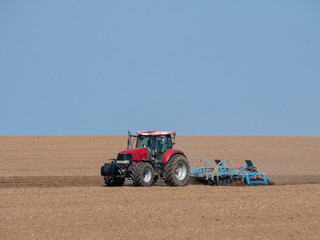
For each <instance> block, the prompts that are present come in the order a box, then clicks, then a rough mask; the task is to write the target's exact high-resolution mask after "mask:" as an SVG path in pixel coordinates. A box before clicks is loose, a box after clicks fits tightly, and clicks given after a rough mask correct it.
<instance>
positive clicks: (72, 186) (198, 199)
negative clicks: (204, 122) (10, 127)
mask: <svg viewBox="0 0 320 240" xmlns="http://www.w3.org/2000/svg"><path fill="white" fill-rule="evenodd" d="M125 147H126V137H125V136H50V137H49V136H48V137H39V136H37V137H25V136H23V137H22V136H0V166H1V167H0V203H1V205H0V239H124V238H126V239H150V238H154V239H197V238H202V239H217V238H220V239H231V238H237V239H245V238H249V239H270V238H274V239H318V240H319V239H320V220H319V219H320V138H319V137H247V136H246V137H244V136H178V137H177V144H176V145H175V148H177V149H181V150H183V151H184V152H185V153H186V155H187V156H188V158H189V161H190V163H191V166H192V167H195V166H196V163H197V161H198V159H200V158H201V157H204V158H207V159H210V160H214V159H225V158H231V159H232V160H233V162H235V163H236V162H238V161H239V162H241V163H243V161H244V160H245V159H251V160H252V161H253V162H254V164H255V165H256V166H257V167H258V169H259V170H260V172H265V173H266V174H267V177H268V178H270V179H271V180H273V181H274V182H275V183H276V185H275V186H259V187H248V186H219V187H211V186H203V185H189V186H187V187H182V188H174V187H166V186H165V185H164V184H163V183H159V184H158V186H155V187H151V188H136V187H133V186H132V185H131V183H130V182H129V181H128V182H126V183H125V185H126V186H125V187H113V188H107V187H103V182H102V178H101V177H100V176H99V174H100V166H101V165H102V164H103V163H104V162H105V161H106V160H107V159H108V158H112V157H115V156H116V154H117V152H119V151H120V150H123V149H124V148H125Z"/></svg>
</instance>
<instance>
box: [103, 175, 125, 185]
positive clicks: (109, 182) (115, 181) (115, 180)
mask: <svg viewBox="0 0 320 240" xmlns="http://www.w3.org/2000/svg"><path fill="white" fill-rule="evenodd" d="M103 179H104V183H105V184H106V186H108V187H115V186H122V185H123V184H124V181H125V179H124V178H112V177H108V176H106V177H104V178H103Z"/></svg>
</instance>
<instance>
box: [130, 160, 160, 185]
mask: <svg viewBox="0 0 320 240" xmlns="http://www.w3.org/2000/svg"><path fill="white" fill-rule="evenodd" d="M154 178H155V177H154V170H153V167H152V165H151V164H150V163H146V162H142V163H137V164H136V165H135V166H134V168H133V171H132V180H133V184H134V185H136V186H144V187H149V186H151V185H152V184H153V182H154Z"/></svg>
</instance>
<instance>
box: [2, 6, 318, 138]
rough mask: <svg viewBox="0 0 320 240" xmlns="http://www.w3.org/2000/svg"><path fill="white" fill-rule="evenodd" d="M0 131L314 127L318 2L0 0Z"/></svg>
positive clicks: (310, 131) (212, 131)
mask: <svg viewBox="0 0 320 240" xmlns="http://www.w3.org/2000/svg"><path fill="white" fill-rule="evenodd" d="M0 83H1V88H0V135H109V134H112V135H113V134H116V135H119V134H120V135H122V134H126V131H127V129H131V130H133V131H135V130H142V129H155V130H174V131H176V132H177V134H179V135H279V136H281V135H287V136H320V94H319V90H320V1H303V0H301V1H293V0H288V1H281V0H280V1H279V0H275V1H255V0H252V1H237V0H236V1H211V0H210V1H195V0H194V1H185V0H180V1H172V0H170V1H159V0H158V1H84V0H79V1H71V0H70V1H64V0H60V1H43V0H38V1H11V0H7V1H5V0H2V1H0Z"/></svg>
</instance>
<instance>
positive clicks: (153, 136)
mask: <svg viewBox="0 0 320 240" xmlns="http://www.w3.org/2000/svg"><path fill="white" fill-rule="evenodd" d="M128 133H129V134H128V144H127V150H124V151H121V152H119V153H118V156H117V158H115V159H109V160H110V161H109V162H107V163H105V164H104V165H103V166H102V167H101V176H103V179H104V182H105V185H106V186H122V185H123V184H124V182H125V179H132V182H133V184H134V185H135V186H151V185H154V184H155V183H156V182H157V181H158V180H159V179H163V180H164V182H165V183H166V184H167V185H168V186H185V185H186V184H188V181H189V178H190V177H192V178H196V179H197V180H199V181H200V182H203V183H206V184H210V185H226V184H230V183H233V182H242V183H244V184H247V185H268V184H272V183H271V182H270V181H269V180H268V179H267V178H266V175H265V174H264V173H263V174H259V173H258V171H257V168H256V167H255V166H254V165H253V163H252V161H251V160H246V166H244V165H241V166H240V165H239V164H238V163H237V164H236V165H234V164H233V163H232V161H231V160H230V159H224V160H222V161H221V160H215V164H214V163H212V162H211V161H209V160H207V159H204V158H202V159H200V161H199V162H198V164H197V167H196V168H193V169H190V167H189V161H188V159H187V157H186V156H185V154H184V153H183V152H182V151H180V150H176V149H173V145H174V144H175V136H176V133H175V132H169V131H139V132H138V133H137V134H136V135H132V134H131V133H130V132H129V131H128Z"/></svg>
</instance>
